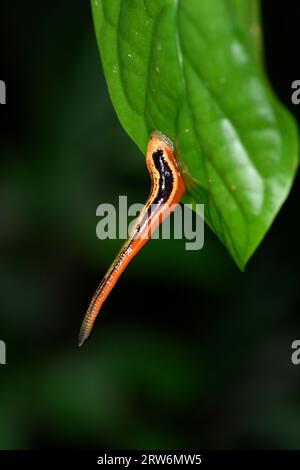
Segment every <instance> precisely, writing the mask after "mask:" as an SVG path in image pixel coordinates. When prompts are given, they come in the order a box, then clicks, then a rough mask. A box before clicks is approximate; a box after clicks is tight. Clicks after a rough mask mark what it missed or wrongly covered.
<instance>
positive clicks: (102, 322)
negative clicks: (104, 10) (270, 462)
mask: <svg viewBox="0 0 300 470" xmlns="http://www.w3.org/2000/svg"><path fill="white" fill-rule="evenodd" d="M299 18H300V7H299V4H297V2H291V1H290V2H288V1H286V2H284V3H282V2H278V4H277V3H276V2H271V1H270V2H264V3H263V19H264V33H265V45H266V50H265V55H266V65H267V71H268V74H269V76H270V79H271V81H272V84H273V87H274V89H275V91H276V93H277V95H278V96H279V97H280V99H281V100H282V101H283V102H284V103H285V104H286V106H287V107H289V108H290V110H291V111H292V112H293V114H294V115H295V116H296V117H298V119H299V116H300V105H299V106H295V105H293V104H292V103H291V93H292V91H291V83H292V81H293V80H296V79H300V71H299V60H298V59H299V47H298V46H299ZM0 79H2V80H5V81H6V84H7V105H5V106H1V107H0V118H1V121H0V155H1V174H0V227H1V230H0V242H1V263H0V339H2V340H4V341H6V344H7V365H6V366H1V367H0V448H1V449H24V448H34V449H37V448H75V447H76V448H95V447H98V448H104V447H106V448H124V449H141V448H144V449H153V448H158V449H170V448H173V449H180V448H185V449H189V448H197V447H198V448H221V449H224V448H272V449H278V448H300V366H298V368H297V366H294V365H292V363H291V353H292V350H291V343H292V341H293V340H294V339H300V318H299V312H298V310H299V280H300V268H299V243H298V240H299V231H298V228H299V203H298V201H299V177H298V179H297V180H296V182H295V184H294V187H293V190H292V192H291V195H290V197H289V198H288V200H287V202H286V204H285V205H284V207H283V209H282V211H281V212H280V214H279V216H278V217H277V219H276V221H275V223H274V224H273V226H272V228H271V230H270V232H269V233H268V235H267V236H266V238H265V239H264V241H263V243H262V244H261V246H260V248H259V249H258V250H257V252H256V254H255V255H254V256H253V258H252V259H251V261H250V262H249V264H248V267H247V269H246V272H245V273H241V272H240V271H239V270H238V269H237V268H236V267H235V265H234V263H233V261H232V260H231V259H230V258H229V256H228V255H227V253H226V250H225V248H224V247H223V246H222V245H221V243H220V242H219V241H218V240H217V239H216V237H215V236H214V235H212V234H211V232H210V231H209V229H208V228H207V229H206V232H205V247H204V249H203V250H202V251H200V252H189V251H185V250H184V241H172V240H171V241H153V242H152V243H150V244H149V245H148V246H146V247H145V248H144V250H143V252H142V253H141V254H140V255H139V256H138V257H137V258H136V260H135V261H134V263H132V265H130V267H129V268H128V270H127V272H126V275H124V276H123V277H122V280H121V281H120V282H119V284H118V285H117V286H116V288H115V290H114V292H113V294H112V295H111V297H110V298H109V300H108V301H107V302H106V304H105V306H104V308H103V311H102V316H101V319H99V320H98V321H97V323H96V326H95V330H94V332H93V335H92V337H91V339H90V340H89V342H88V343H87V344H86V345H85V346H84V347H83V348H82V349H78V348H77V335H78V329H79V326H80V322H81V320H82V317H83V314H84V312H85V309H86V307H87V305H88V303H89V300H90V297H91V295H92V294H93V292H94V289H95V288H96V286H97V283H98V282H99V280H100V279H101V276H102V275H103V274H104V272H105V270H106V268H107V267H108V265H109V264H110V263H111V261H112V259H113V257H114V255H115V254H116V252H117V250H118V248H119V246H120V242H119V241H109V240H106V241H102V242H100V241H99V240H97V238H96V236H95V226H96V222H97V218H96V216H95V211H96V207H97V206H98V205H99V204H100V203H102V202H112V203H115V202H117V198H118V195H120V194H126V195H128V197H129V202H137V201H138V202H144V201H145V199H146V197H147V195H148V191H149V180H148V175H147V171H146V168H145V163H144V157H143V156H142V155H141V154H140V152H139V151H138V149H137V148H136V146H135V145H134V144H133V143H132V142H131V141H130V139H129V138H128V137H127V135H126V134H125V133H124V131H123V130H122V127H121V126H120V124H119V123H118V121H117V118H116V116H115V113H114V110H113V107H112V104H111V102H110V100H109V97H108V93H107V89H106V85H105V82H104V78H103V75H102V68H101V66H100V60H99V55H98V50H97V46H96V41H95V37H94V31H93V25H92V18H91V11H90V5H89V2H87V1H83V0H82V1H79V0H78V1H74V0H65V1H64V2H59V1H52V2H48V3H47V4H45V3H44V2H37V1H36V2H35V1H31V2H26V4H25V3H24V2H19V4H18V2H8V1H7V2H2V4H1V29H0Z"/></svg>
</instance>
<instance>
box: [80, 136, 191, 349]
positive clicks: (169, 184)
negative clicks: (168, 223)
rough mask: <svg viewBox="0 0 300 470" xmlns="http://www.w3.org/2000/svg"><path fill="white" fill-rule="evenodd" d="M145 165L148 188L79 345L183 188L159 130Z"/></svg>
mask: <svg viewBox="0 0 300 470" xmlns="http://www.w3.org/2000/svg"><path fill="white" fill-rule="evenodd" d="M146 164H147V168H148V171H149V174H150V178H151V191H150V195H149V197H148V199H147V201H146V204H145V206H144V207H143V210H142V212H141V214H140V216H139V217H138V219H137V221H136V223H135V225H134V227H133V229H132V231H131V234H130V237H129V238H128V240H127V241H126V242H125V243H124V244H123V246H122V248H121V250H120V251H119V253H118V255H117V256H116V258H115V259H114V261H113V263H112V265H111V266H110V268H109V269H108V271H107V273H106V274H105V276H104V278H103V280H102V281H101V283H100V284H99V287H98V289H97V290H96V292H95V294H94V297H93V298H92V300H91V303H90V305H89V308H88V310H87V312H86V314H85V317H84V319H83V322H82V325H81V329H80V333H79V346H81V345H82V344H83V343H84V341H85V340H86V339H87V338H88V337H89V335H90V333H91V330H92V327H93V324H94V322H95V320H96V317H97V315H98V313H99V311H100V309H101V307H102V305H103V303H104V301H105V300H106V299H107V297H108V295H109V294H110V292H111V291H112V289H113V287H114V286H115V284H116V283H117V281H118V279H119V277H120V276H121V274H122V273H123V271H124V270H125V268H126V267H127V266H128V264H129V263H130V262H131V261H132V259H133V258H134V257H135V256H136V254H137V253H138V252H139V251H140V250H141V248H142V247H143V246H144V245H145V244H146V243H147V242H148V241H149V239H150V237H151V234H153V233H154V232H155V230H156V229H157V228H158V226H159V225H160V224H161V223H162V222H163V221H164V220H165V219H166V218H167V217H168V216H169V215H170V213H172V212H173V211H174V208H175V207H176V205H177V204H178V203H179V202H180V200H181V198H182V197H183V195H184V193H185V191H186V188H185V184H184V181H183V179H182V176H181V174H180V172H179V169H178V166H177V163H176V159H175V156H174V148H173V144H172V142H171V141H170V140H169V139H168V138H167V137H166V136H164V135H163V134H162V133H161V132H159V131H154V132H152V134H151V136H150V140H149V143H148V147H147V154H146Z"/></svg>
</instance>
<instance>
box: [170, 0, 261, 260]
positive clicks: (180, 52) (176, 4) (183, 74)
mask: <svg viewBox="0 0 300 470" xmlns="http://www.w3.org/2000/svg"><path fill="white" fill-rule="evenodd" d="M180 2H181V0H174V16H175V37H176V47H177V54H178V62H179V67H180V70H181V77H182V82H183V86H184V93H185V96H186V98H187V102H188V110H189V114H190V117H191V122H192V123H193V129H194V133H195V136H196V138H197V145H198V149H199V152H200V154H202V155H204V154H205V152H204V150H203V149H202V147H201V143H200V140H201V138H200V136H199V134H198V129H197V125H196V122H195V116H194V113H193V105H192V100H191V97H190V94H189V90H188V86H187V80H188V79H187V76H186V72H185V66H184V61H185V60H184V58H186V59H187V60H189V57H188V55H187V54H184V53H183V50H182V47H181V38H180V27H179V21H178V16H179V5H180ZM186 16H187V17H188V20H189V21H190V23H191V24H192V26H193V27H195V25H194V24H193V21H192V20H191V18H190V17H189V16H188V15H186ZM195 29H196V31H197V33H199V31H198V29H197V28H195ZM189 63H190V66H191V67H192V68H193V64H192V62H191V61H190V60H189ZM195 75H197V76H198V78H199V80H200V79H201V81H202V84H204V86H205V87H206V89H207V91H208V92H209V95H210V97H211V99H213V101H214V103H215V105H216V107H217V108H218V109H219V111H220V112H221V114H222V117H223V118H226V119H228V121H229V122H231V123H232V125H233V121H232V119H230V118H229V117H228V115H227V113H226V111H225V110H224V109H223V108H222V106H221V104H220V102H219V101H218V100H217V98H216V96H215V95H214V93H213V91H212V90H211V89H210V87H209V86H208V83H207V81H206V80H205V79H204V78H203V77H199V71H198V70H197V71H196V70H195ZM233 127H234V129H235V130H236V131H237V127H236V126H234V125H233ZM237 134H238V136H239V141H240V143H241V144H242V146H243V147H244V149H245V151H246V153H247V155H248V160H249V162H251V164H252V166H253V167H254V168H255V165H253V162H252V161H251V160H250V159H249V153H248V151H247V149H246V147H245V145H244V144H243V142H242V139H241V136H240V133H239V132H237ZM209 163H210V164H211V166H212V168H213V170H214V171H215V172H216V173H217V174H218V176H219V178H220V181H221V182H222V184H223V186H224V188H225V189H226V190H227V193H228V195H229V196H230V198H231V199H232V200H233V201H234V203H235V205H236V207H237V209H238V210H239V211H240V213H241V215H242V217H243V218H244V220H245V221H247V215H246V212H245V209H244V208H243V206H242V204H241V202H240V201H239V200H238V198H237V197H234V194H236V193H233V192H232V191H231V190H230V188H229V184H228V183H227V182H226V177H224V175H223V174H222V172H221V171H220V170H219V169H218V167H217V166H216V165H215V162H214V161H213V160H211V159H210V160H209ZM207 165H208V162H207V160H206V158H205V157H204V158H203V166H204V169H205V173H206V182H208V180H209V176H208V170H207ZM255 170H257V169H256V168H255ZM206 190H207V191H208V193H209V194H208V195H209V197H210V198H211V199H212V201H213V203H214V205H215V207H216V208H217V209H218V205H217V204H216V201H215V199H214V195H213V193H212V192H211V191H210V188H209V185H208V184H207V185H206ZM218 213H219V219H220V221H222V226H223V230H225V231H226V232H227V235H228V236H229V237H230V239H231V241H232V248H233V250H234V252H235V257H236V258H237V259H238V260H239V264H240V266H242V264H243V262H242V257H241V254H240V253H239V250H238V249H237V247H236V244H235V243H234V242H233V238H232V233H231V230H230V228H229V226H228V224H227V222H226V221H225V219H224V218H223V217H222V214H221V213H220V212H219V209H218ZM206 221H207V223H208V224H209V225H210V226H211V228H212V229H213V226H212V225H211V220H210V218H209V217H206ZM213 230H214V229H213ZM246 236H247V232H246ZM223 242H225V239H224V240H223Z"/></svg>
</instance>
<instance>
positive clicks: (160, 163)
mask: <svg viewBox="0 0 300 470" xmlns="http://www.w3.org/2000/svg"><path fill="white" fill-rule="evenodd" d="M152 158H153V162H154V165H155V168H156V169H157V171H158V173H159V188H158V193H157V196H156V197H155V199H154V200H153V201H152V202H151V204H161V203H165V202H166V201H167V200H168V199H169V196H170V194H171V192H172V190H173V184H174V178H173V174H172V171H171V168H170V167H169V165H168V163H167V161H166V159H165V157H164V152H163V151H162V150H161V149H159V150H156V152H153V154H152Z"/></svg>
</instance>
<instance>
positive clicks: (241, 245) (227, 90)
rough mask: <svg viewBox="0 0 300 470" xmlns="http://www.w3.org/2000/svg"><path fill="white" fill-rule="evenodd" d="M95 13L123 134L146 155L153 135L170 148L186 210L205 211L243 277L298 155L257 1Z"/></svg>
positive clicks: (192, 1) (118, 4)
mask: <svg viewBox="0 0 300 470" xmlns="http://www.w3.org/2000/svg"><path fill="white" fill-rule="evenodd" d="M251 4H252V7H251V8H250V5H251ZM253 4H255V5H256V8H253ZM92 6H93V15H94V23H95V30H96V34H97V39H98V44H99V48H100V54H101V58H102V62H103V67H104V73H105V76H106V80H107V83H108V88H109V92H110V95H111V99H112V101H113V104H114V107H115V109H116V112H117V114H118V117H119V119H120V121H121V123H122V125H123V126H124V128H125V130H126V131H127V132H128V134H129V135H130V136H131V137H132V139H133V140H134V141H135V142H136V143H137V145H138V146H139V147H140V149H141V150H142V151H143V152H145V149H146V145H147V140H148V137H149V133H150V132H151V131H152V130H153V129H159V130H160V131H161V132H163V133H164V134H166V135H167V136H168V137H169V138H171V139H172V140H173V141H174V142H175V143H176V152H177V158H178V160H179V163H180V165H181V167H182V171H183V175H184V178H185V181H186V184H187V188H188V192H187V195H186V197H185V201H188V202H192V203H204V204H205V220H206V222H207V223H208V224H209V226H210V227H211V228H212V230H213V231H214V232H215V233H216V234H217V235H218V237H219V238H220V239H221V240H222V242H223V243H224V244H225V246H226V247H227V249H228V251H229V252H230V254H231V255H232V257H233V258H234V260H235V261H236V263H237V264H238V266H239V267H240V268H241V269H243V268H244V266H245V264H246V262H247V261H248V259H249V258H250V256H251V255H252V253H253V252H254V251H255V249H256V248H257V246H258V244H259V243H260V241H261V240H262V238H263V236H264V235H265V233H266V231H267V230H268V228H269V227H270V224H271V223H272V221H273V219H274V217H275V216H276V214H277V212H278V211H279V208H280V207H281V205H282V204H283V202H284V200H285V199H286V197H287V195H288V193H289V190H290V187H291V184H292V180H293V177H294V174H295V171H296V167H297V154H298V136H297V128H296V125H295V123H294V121H293V119H292V117H291V116H290V115H289V114H288V112H287V111H286V110H285V109H284V108H283V106H282V105H281V104H280V103H279V102H278V100H277V99H276V97H275V96H274V95H273V93H272V91H271V89H270V86H269V84H268V81H267V79H266V77H265V75H264V72H263V68H262V66H261V65H260V64H261V48H260V38H259V10H258V4H257V2H256V1H254V0H209V1H206V0H205V1H204V0H144V1H143V0H130V1H128V0H113V1H111V0H93V1H92ZM249 8H250V9H249ZM250 13H251V14H250Z"/></svg>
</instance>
